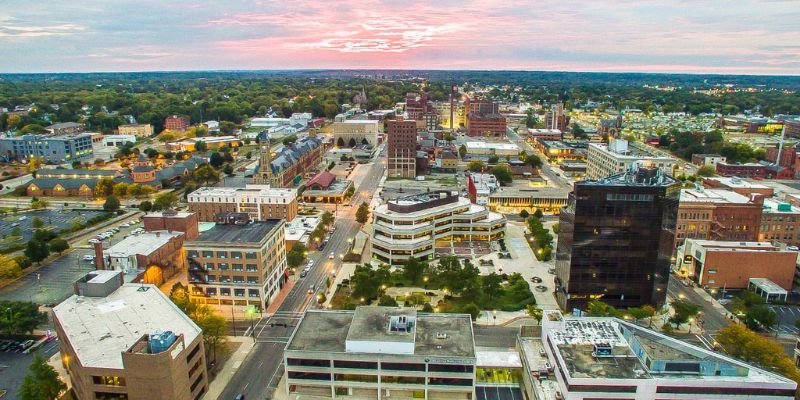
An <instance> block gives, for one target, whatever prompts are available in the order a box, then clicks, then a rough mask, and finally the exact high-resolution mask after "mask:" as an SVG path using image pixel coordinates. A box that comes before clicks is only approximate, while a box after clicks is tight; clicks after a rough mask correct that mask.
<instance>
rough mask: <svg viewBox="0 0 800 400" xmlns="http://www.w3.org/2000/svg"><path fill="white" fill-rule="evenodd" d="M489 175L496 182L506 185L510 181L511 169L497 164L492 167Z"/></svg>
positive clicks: (505, 165) (506, 165)
mask: <svg viewBox="0 0 800 400" xmlns="http://www.w3.org/2000/svg"><path fill="white" fill-rule="evenodd" d="M490 173H491V174H492V175H494V176H495V178H497V181H498V182H500V183H501V184H508V183H511V180H512V172H511V167H509V166H508V164H499V165H495V166H494V167H492V169H491V171H490Z"/></svg>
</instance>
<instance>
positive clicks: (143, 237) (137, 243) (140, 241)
mask: <svg viewBox="0 0 800 400" xmlns="http://www.w3.org/2000/svg"><path fill="white" fill-rule="evenodd" d="M182 235H183V232H169V231H153V232H145V233H140V234H138V235H131V236H128V237H126V238H125V239H122V240H120V241H119V242H117V243H116V244H115V245H113V246H111V247H109V248H108V249H105V250H103V253H104V254H108V255H110V256H112V257H127V256H130V255H136V254H141V255H149V254H151V253H153V252H155V251H156V250H158V249H160V248H161V247H162V246H164V245H165V244H167V243H169V241H170V240H172V239H173V238H176V237H179V236H182Z"/></svg>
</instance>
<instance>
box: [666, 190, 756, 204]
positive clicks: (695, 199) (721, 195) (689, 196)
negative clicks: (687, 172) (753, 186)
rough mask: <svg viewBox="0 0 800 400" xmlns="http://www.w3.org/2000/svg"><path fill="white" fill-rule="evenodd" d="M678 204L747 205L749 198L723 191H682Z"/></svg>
mask: <svg viewBox="0 0 800 400" xmlns="http://www.w3.org/2000/svg"><path fill="white" fill-rule="evenodd" d="M680 202H681V203H729V204H747V203H749V202H750V198H748V197H747V196H743V195H741V194H739V193H736V192H733V191H730V190H724V189H682V190H681V197H680Z"/></svg>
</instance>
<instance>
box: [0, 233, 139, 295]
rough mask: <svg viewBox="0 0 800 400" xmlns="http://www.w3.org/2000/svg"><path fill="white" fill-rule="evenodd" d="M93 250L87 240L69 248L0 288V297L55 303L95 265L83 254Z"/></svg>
mask: <svg viewBox="0 0 800 400" xmlns="http://www.w3.org/2000/svg"><path fill="white" fill-rule="evenodd" d="M141 226H142V225H141V224H137V225H133V226H130V227H128V228H121V229H120V231H119V233H117V234H115V235H114V236H112V237H110V238H108V239H106V240H104V241H103V244H104V247H105V248H108V247H111V246H112V245H114V244H116V243H117V242H119V241H120V240H122V239H123V237H124V236H125V235H128V234H130V233H131V231H132V230H134V229H136V228H139V227H141ZM92 254H94V251H93V250H92V248H91V247H90V245H89V244H88V243H81V244H79V245H78V246H77V247H75V248H74V249H73V250H72V251H70V252H68V253H66V254H65V255H63V256H61V257H60V258H58V259H56V260H55V261H53V262H51V263H49V264H47V265H44V266H43V267H42V268H40V269H39V270H37V271H36V272H34V273H31V274H28V275H26V276H23V277H22V278H20V279H18V280H16V281H14V282H12V283H11V284H9V285H8V286H6V287H4V288H2V289H0V300H16V301H33V302H36V303H38V304H57V303H60V302H61V301H63V300H64V299H66V298H67V297H69V296H70V295H72V293H73V286H72V284H73V283H74V282H75V281H76V280H78V279H79V278H81V277H82V276H84V275H86V273H88V272H89V271H93V270H94V269H95V267H94V263H92V262H90V261H84V260H83V257H84V256H86V255H92Z"/></svg>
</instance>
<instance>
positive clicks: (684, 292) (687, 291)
mask: <svg viewBox="0 0 800 400" xmlns="http://www.w3.org/2000/svg"><path fill="white" fill-rule="evenodd" d="M697 290H702V289H697ZM697 290H695V287H693V286H685V285H684V284H683V283H681V282H680V280H679V279H678V278H677V277H676V276H674V275H672V274H670V277H669V284H668V286H667V294H668V295H669V297H671V298H672V299H673V300H676V299H681V300H686V301H688V302H689V303H692V304H697V305H699V306H700V307H702V317H701V318H700V321H701V323H700V326H701V328H702V329H701V332H700V333H696V336H695V337H697V336H699V337H697V339H698V340H699V341H700V342H701V344H703V345H705V346H706V347H708V345H709V344H711V343H714V335H715V334H716V333H717V331H719V330H720V329H722V328H724V327H726V326H728V325H730V324H731V320H729V319H728V317H727V316H725V315H723V314H722V312H721V310H720V309H719V308H718V307H715V306H714V304H713V303H712V302H709V301H708V298H705V297H703V296H702V295H700V294H699V293H697ZM709 298H710V296H709Z"/></svg>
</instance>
